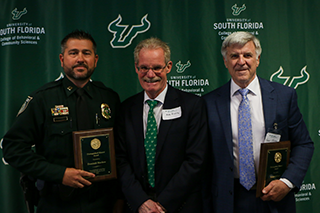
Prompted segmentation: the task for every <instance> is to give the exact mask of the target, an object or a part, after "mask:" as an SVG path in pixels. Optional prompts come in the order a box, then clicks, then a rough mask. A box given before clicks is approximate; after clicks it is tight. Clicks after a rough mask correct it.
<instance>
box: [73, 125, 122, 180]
mask: <svg viewBox="0 0 320 213" xmlns="http://www.w3.org/2000/svg"><path fill="white" fill-rule="evenodd" d="M72 137H73V151H74V162H75V168H77V169H81V170H85V171H88V172H92V173H94V174H95V175H96V176H95V177H94V178H89V179H88V180H90V181H103V180H109V179H115V178H117V172H116V160H115V150H114V135H113V128H105V129H93V130H84V131H74V132H72Z"/></svg>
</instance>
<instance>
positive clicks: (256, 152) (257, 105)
mask: <svg viewBox="0 0 320 213" xmlns="http://www.w3.org/2000/svg"><path fill="white" fill-rule="evenodd" d="M239 89H241V88H240V87H239V86H238V85H237V84H236V83H235V82H234V81H233V80H232V79H231V85H230V114H231V128H232V141H233V157H234V168H235V170H234V177H235V178H239V177H240V175H239V174H240V173H239V144H238V109H239V105H240V102H241V100H242V96H241V94H240V93H239V92H238V90H239ZM247 89H249V93H248V94H247V97H248V99H249V102H250V114H251V125H252V139H253V156H254V165H255V172H256V174H258V171H259V160H260V147H261V143H263V142H264V139H265V135H266V132H265V123H264V114H263V105H262V96H261V88H260V83H259V80H258V78H257V76H255V78H254V79H253V81H252V82H251V83H250V84H249V85H248V86H247ZM280 180H281V181H282V182H284V183H285V184H286V185H287V186H288V187H289V188H290V189H293V188H294V187H295V186H294V185H293V184H292V183H291V182H290V181H289V180H288V179H286V178H280Z"/></svg>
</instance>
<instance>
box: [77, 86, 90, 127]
mask: <svg viewBox="0 0 320 213" xmlns="http://www.w3.org/2000/svg"><path fill="white" fill-rule="evenodd" d="M76 92H77V94H78V98H77V105H76V111H77V124H78V130H87V129H91V125H90V121H89V115H88V113H89V111H88V104H87V102H86V99H85V95H84V92H85V91H84V89H83V88H78V89H77V91H76Z"/></svg>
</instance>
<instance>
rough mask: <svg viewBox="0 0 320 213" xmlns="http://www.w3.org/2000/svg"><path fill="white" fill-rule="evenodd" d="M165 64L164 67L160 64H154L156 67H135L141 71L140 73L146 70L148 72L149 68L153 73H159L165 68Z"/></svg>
mask: <svg viewBox="0 0 320 213" xmlns="http://www.w3.org/2000/svg"><path fill="white" fill-rule="evenodd" d="M166 66H167V64H166V65H164V67H161V66H156V67H145V66H141V67H137V68H138V71H139V72H141V73H142V74H146V73H147V72H149V70H150V69H151V70H152V71H153V72H154V73H156V74H159V73H162V71H163V69H164V68H166Z"/></svg>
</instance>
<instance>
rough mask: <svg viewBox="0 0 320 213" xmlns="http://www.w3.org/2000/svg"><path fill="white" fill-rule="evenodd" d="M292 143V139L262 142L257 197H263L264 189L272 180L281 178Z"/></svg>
mask: <svg viewBox="0 0 320 213" xmlns="http://www.w3.org/2000/svg"><path fill="white" fill-rule="evenodd" d="M290 145H291V143H290V141H281V142H274V143H262V144H261V150H260V163H259V172H258V180H257V192H256V197H261V196H262V195H263V193H262V189H263V188H264V187H266V186H267V185H268V184H269V183H270V182H271V181H273V180H276V179H279V178H280V177H281V176H282V174H283V173H284V171H285V170H286V169H287V166H288V164H289V158H290Z"/></svg>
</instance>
